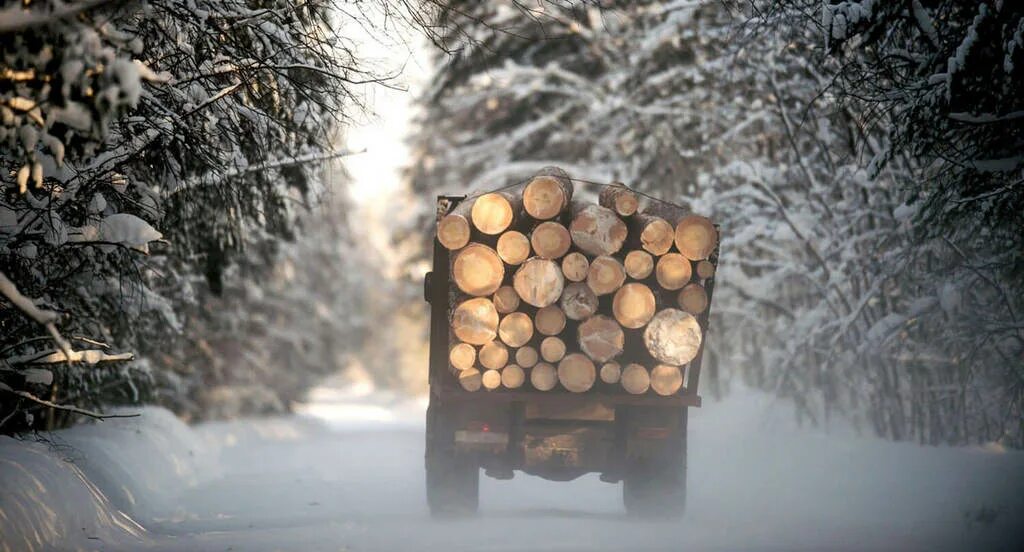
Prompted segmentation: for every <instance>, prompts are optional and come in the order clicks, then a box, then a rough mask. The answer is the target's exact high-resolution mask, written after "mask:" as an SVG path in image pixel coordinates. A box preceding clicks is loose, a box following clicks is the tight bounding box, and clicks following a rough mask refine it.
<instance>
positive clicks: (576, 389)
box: [558, 353, 597, 393]
mask: <svg viewBox="0 0 1024 552" xmlns="http://www.w3.org/2000/svg"><path fill="white" fill-rule="evenodd" d="M558 381H559V382H560V383H561V384H562V387H564V388H566V389H568V390H569V391H571V392H573V393H583V392H586V391H588V390H590V388H591V387H593V386H594V382H595V381H597V368H596V367H595V366H594V363H593V362H592V361H591V360H590V359H589V358H587V356H586V355H584V354H581V353H572V354H571V355H566V357H565V358H563V359H562V361H561V362H559V363H558Z"/></svg>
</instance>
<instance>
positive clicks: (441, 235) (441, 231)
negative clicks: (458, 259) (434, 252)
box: [437, 213, 471, 251]
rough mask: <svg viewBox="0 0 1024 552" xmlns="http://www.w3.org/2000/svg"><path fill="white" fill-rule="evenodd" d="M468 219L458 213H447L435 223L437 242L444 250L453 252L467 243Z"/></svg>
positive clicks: (468, 235)
mask: <svg viewBox="0 0 1024 552" xmlns="http://www.w3.org/2000/svg"><path fill="white" fill-rule="evenodd" d="M470 233H471V231H470V227H469V219H467V218H466V217H465V216H464V215H460V214H458V213H449V214H447V215H445V216H443V217H441V220H439V221H437V241H439V242H441V245H443V246H444V247H445V248H446V249H450V250H452V251H455V250H456V249H462V248H463V247H465V246H466V244H467V243H469V237H470Z"/></svg>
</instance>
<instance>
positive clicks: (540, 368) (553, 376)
mask: <svg viewBox="0 0 1024 552" xmlns="http://www.w3.org/2000/svg"><path fill="white" fill-rule="evenodd" d="M557 383H558V371H557V370H555V367H554V366H552V365H550V364H548V363H546V362H540V363H538V364H537V365H536V366H534V367H533V368H531V369H530V385H533V388H534V389H536V390H538V391H551V390H552V389H554V388H555V385H556V384H557Z"/></svg>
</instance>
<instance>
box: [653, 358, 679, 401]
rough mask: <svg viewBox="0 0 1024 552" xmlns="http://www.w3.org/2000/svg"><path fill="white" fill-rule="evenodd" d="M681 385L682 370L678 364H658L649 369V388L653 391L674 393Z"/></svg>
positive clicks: (662, 393) (661, 393) (664, 393)
mask: <svg viewBox="0 0 1024 552" xmlns="http://www.w3.org/2000/svg"><path fill="white" fill-rule="evenodd" d="M682 387H683V371H682V369H681V368H679V367H678V366H672V365H670V364H659V365H657V366H655V367H654V368H652V369H651V389H653V390H654V392H655V393H657V394H659V395H662V396H668V395H675V394H676V393H677V392H678V391H679V390H680V389H682Z"/></svg>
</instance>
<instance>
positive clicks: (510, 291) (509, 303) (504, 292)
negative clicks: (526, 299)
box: [491, 286, 519, 314]
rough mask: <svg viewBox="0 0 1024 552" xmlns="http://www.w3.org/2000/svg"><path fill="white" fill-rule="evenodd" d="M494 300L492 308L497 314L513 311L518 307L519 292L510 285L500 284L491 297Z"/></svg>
mask: <svg viewBox="0 0 1024 552" xmlns="http://www.w3.org/2000/svg"><path fill="white" fill-rule="evenodd" d="M491 300H492V301H494V308H495V309H496V310H497V311H498V313H499V314H508V313H510V312H515V310H516V309H518V308H519V294H518V293H516V290H515V288H513V287H512V286H501V287H500V288H498V291H495V292H494V296H493V297H491Z"/></svg>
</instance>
